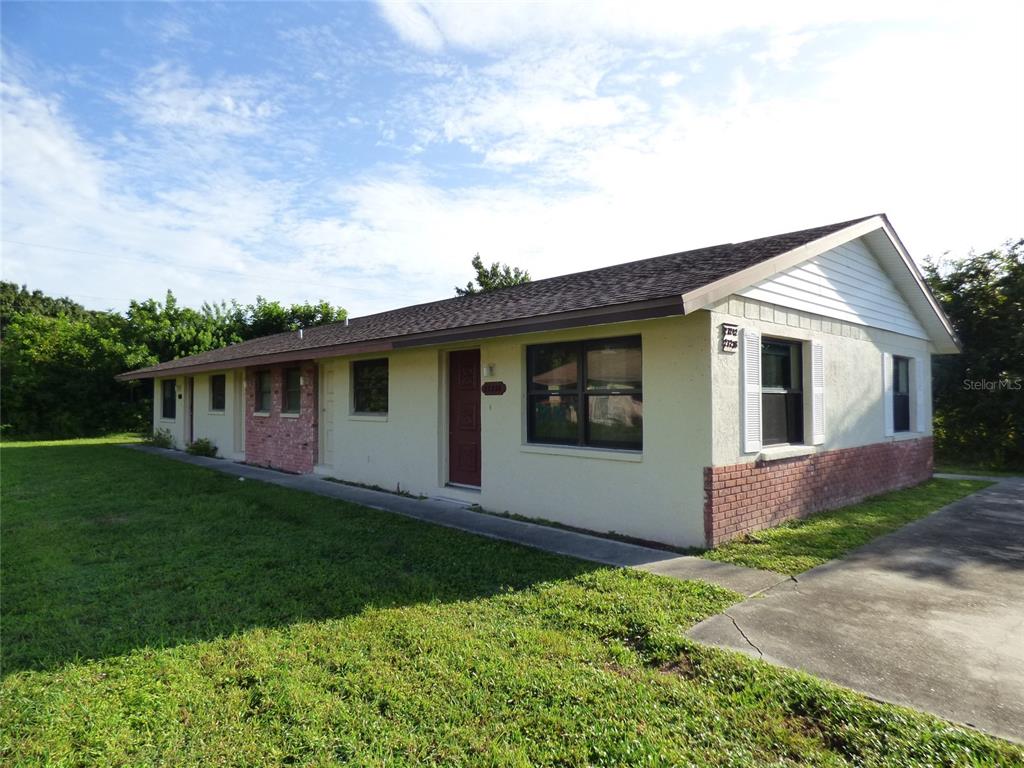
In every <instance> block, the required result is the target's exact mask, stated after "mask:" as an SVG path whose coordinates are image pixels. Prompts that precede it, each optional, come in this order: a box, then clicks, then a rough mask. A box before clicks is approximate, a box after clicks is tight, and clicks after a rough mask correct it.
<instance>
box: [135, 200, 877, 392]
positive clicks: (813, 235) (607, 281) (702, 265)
mask: <svg viewBox="0 0 1024 768" xmlns="http://www.w3.org/2000/svg"><path fill="white" fill-rule="evenodd" d="M868 218H871V217H870V216H864V217H861V218H859V219H852V220H850V221H844V222H839V223H837V224H829V225H827V226H823V227H815V228H813V229H804V230H800V231H798V232H787V233H785V234H782V235H773V236H771V237H762V238H759V239H757V240H748V241H746V242H742V243H725V244H722V245H714V246H710V247H707V248H698V249H696V250H692V251H683V252H681V253H673V254H669V255H667V256H657V257H655V258H651V259H642V260H640V261H631V262H628V263H626V264H616V265H614V266H611V267H602V268H600V269H592V270H588V271H586V272H576V273H574V274H570V275H561V276H558V277H551V278H547V279H545V280H536V281H534V282H531V283H525V284H523V285H517V286H512V287H509V288H502V289H499V290H496V291H490V292H488V293H480V294H474V295H471V296H462V297H458V298H454V299H444V300H442V301H433V302H430V303H428V304H416V305H414V306H411V307H403V308H401V309H394V310H390V311H387V312H381V313H379V314H376V315H367V316H366V317H359V318H353V319H352V320H351V321H349V322H348V323H344V322H341V323H331V324H330V325H322V326H319V327H316V328H307V329H306V330H305V331H304V332H303V334H302V337H301V338H300V336H299V334H298V333H297V332H295V331H289V332H286V333H278V334H274V335H272V336H263V337H261V338H258V339H250V340H249V341H243V342H241V343H239V344H232V345H230V346H227V347H222V348H221V349H214V350H211V351H209V352H202V353H200V354H198V355H191V356H189V357H183V358H179V359H177V360H170V361H168V362H165V363H161V364H159V365H155V366H152V367H149V368H141V369H139V370H137V371H131V372H128V373H124V374H121V375H120V376H119V377H118V378H122V379H133V378H151V377H153V376H154V375H160V374H161V373H164V372H167V373H170V372H172V371H175V370H178V369H186V370H200V369H202V370H213V369H215V368H216V367H220V368H232V367H238V366H242V365H250V364H257V363H261V362H270V361H271V360H275V359H276V360H285V359H293V360H297V359H304V358H310V357H324V356H328V355H330V354H332V353H333V354H344V353H345V352H350V353H352V352H358V351H364V350H365V351H368V350H371V349H390V348H394V347H401V346H412V345H414V344H427V343H431V342H433V343H437V342H438V341H440V340H441V339H440V338H438V336H439V335H442V334H447V335H448V338H456V337H457V336H456V333H455V332H458V331H462V332H463V333H462V334H461V337H462V338H466V337H473V336H488V335H490V336H498V335H503V332H504V333H509V332H513V331H510V329H509V328H508V327H507V324H509V323H517V322H518V323H519V328H520V330H522V329H523V328H526V327H527V326H525V325H523V321H530V320H539V319H542V318H544V319H547V320H549V321H554V320H557V319H558V318H564V320H565V324H568V325H573V324H575V325H587V324H588V322H587V321H586V319H585V318H582V317H579V321H578V322H574V321H573V317H574V315H573V314H572V313H576V315H577V317H578V316H579V315H581V314H584V313H586V312H587V311H592V310H599V309H600V310H609V309H611V310H614V309H616V308H617V309H621V310H623V312H624V313H625V312H626V311H628V310H630V308H634V310H635V311H637V312H639V314H637V315H636V316H637V317H641V316H644V315H643V314H642V311H643V310H642V309H640V308H642V307H645V306H646V307H648V308H649V314H647V315H646V316H655V315H657V314H660V315H668V314H680V313H681V312H682V301H681V300H680V298H679V297H680V296H681V295H682V294H684V293H687V292H689V291H692V290H695V289H697V288H701V287H703V286H706V285H708V284H710V283H713V282H714V281H716V280H719V279H721V278H723V277H726V276H728V275H731V274H733V273H735V272H739V271H741V270H743V269H746V268H747V267H751V266H753V265H754V264H757V263H759V262H762V261H765V260H767V259H770V258H772V257H774V256H779V255H780V254H783V253H786V252H787V251H790V250H792V249H794V248H798V247H800V246H801V245H805V244H807V243H810V242H812V241H814V240H817V239H819V238H821V237H825V236H827V235H830V234H832V233H833V232H836V231H838V230H840V229H844V228H846V227H848V226H851V225H852V224H856V223H857V222H860V221H864V220H865V219H868ZM658 300H662V301H661V302H660V306H661V307H662V308H661V309H653V308H652V306H653V305H656V304H658ZM665 300H668V302H666V301H665ZM672 301H675V302H676V303H677V304H678V306H677V307H671V308H670V302H672ZM623 316H625V314H623ZM602 317H605V318H606V315H603V316H602ZM608 321H609V320H608V319H602V320H593V319H592V320H591V323H593V322H608ZM497 324H506V327H505V328H504V329H502V328H499V327H495V326H496V325H497ZM432 334H433V335H432Z"/></svg>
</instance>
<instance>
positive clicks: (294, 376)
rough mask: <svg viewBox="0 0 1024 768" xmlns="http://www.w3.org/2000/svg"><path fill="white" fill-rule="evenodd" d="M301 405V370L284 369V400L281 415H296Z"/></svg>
mask: <svg viewBox="0 0 1024 768" xmlns="http://www.w3.org/2000/svg"><path fill="white" fill-rule="evenodd" d="M301 404H302V369H301V368H285V369H284V399H283V401H282V403H281V412H282V413H298V412H299V410H300V408H301Z"/></svg>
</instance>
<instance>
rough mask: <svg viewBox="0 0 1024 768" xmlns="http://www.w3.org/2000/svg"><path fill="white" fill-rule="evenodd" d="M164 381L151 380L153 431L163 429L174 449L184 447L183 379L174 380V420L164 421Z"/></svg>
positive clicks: (180, 377) (182, 377) (181, 377)
mask: <svg viewBox="0 0 1024 768" xmlns="http://www.w3.org/2000/svg"><path fill="white" fill-rule="evenodd" d="M165 380H166V379H154V380H153V431H154V432H155V431H157V430H161V429H165V430H167V431H168V432H170V433H171V437H173V438H174V447H175V448H184V447H185V415H186V414H185V377H184V376H178V377H177V378H175V379H174V382H175V391H176V396H177V398H178V402H177V405H176V406H175V408H174V418H173V419H165V418H164V417H163V416H162V415H161V414H162V412H163V386H164V385H163V382H164V381H165Z"/></svg>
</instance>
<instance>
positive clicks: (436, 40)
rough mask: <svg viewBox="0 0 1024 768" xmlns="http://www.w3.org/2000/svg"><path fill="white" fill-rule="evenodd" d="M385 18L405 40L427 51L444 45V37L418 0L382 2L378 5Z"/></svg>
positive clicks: (437, 49) (439, 48)
mask: <svg viewBox="0 0 1024 768" xmlns="http://www.w3.org/2000/svg"><path fill="white" fill-rule="evenodd" d="M378 7H379V8H380V11H381V15H382V16H383V17H384V19H385V20H386V21H387V22H388V23H389V24H391V26H393V27H394V28H395V31H396V32H398V34H399V35H400V36H401V38H402V39H403V40H405V41H406V42H408V43H412V44H413V45H415V46H417V47H419V48H423V49H425V50H427V51H439V50H441V48H442V47H444V37H443V36H442V35H441V32H440V31H439V30H438V28H437V25H436V24H435V23H434V21H433V19H432V18H431V16H430V14H429V13H428V12H427V11H426V10H425V9H424V8H422V7H421V5H420V4H419V3H416V2H391V1H390V0H389V1H388V2H382V3H380V5H379V6H378Z"/></svg>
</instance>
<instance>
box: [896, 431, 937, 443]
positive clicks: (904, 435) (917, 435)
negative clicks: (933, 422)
mask: <svg viewBox="0 0 1024 768" xmlns="http://www.w3.org/2000/svg"><path fill="white" fill-rule="evenodd" d="M887 437H888V439H890V440H892V441H893V442H898V441H900V440H919V439H921V438H922V437H928V433H927V432H894V433H893V434H891V435H887Z"/></svg>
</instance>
